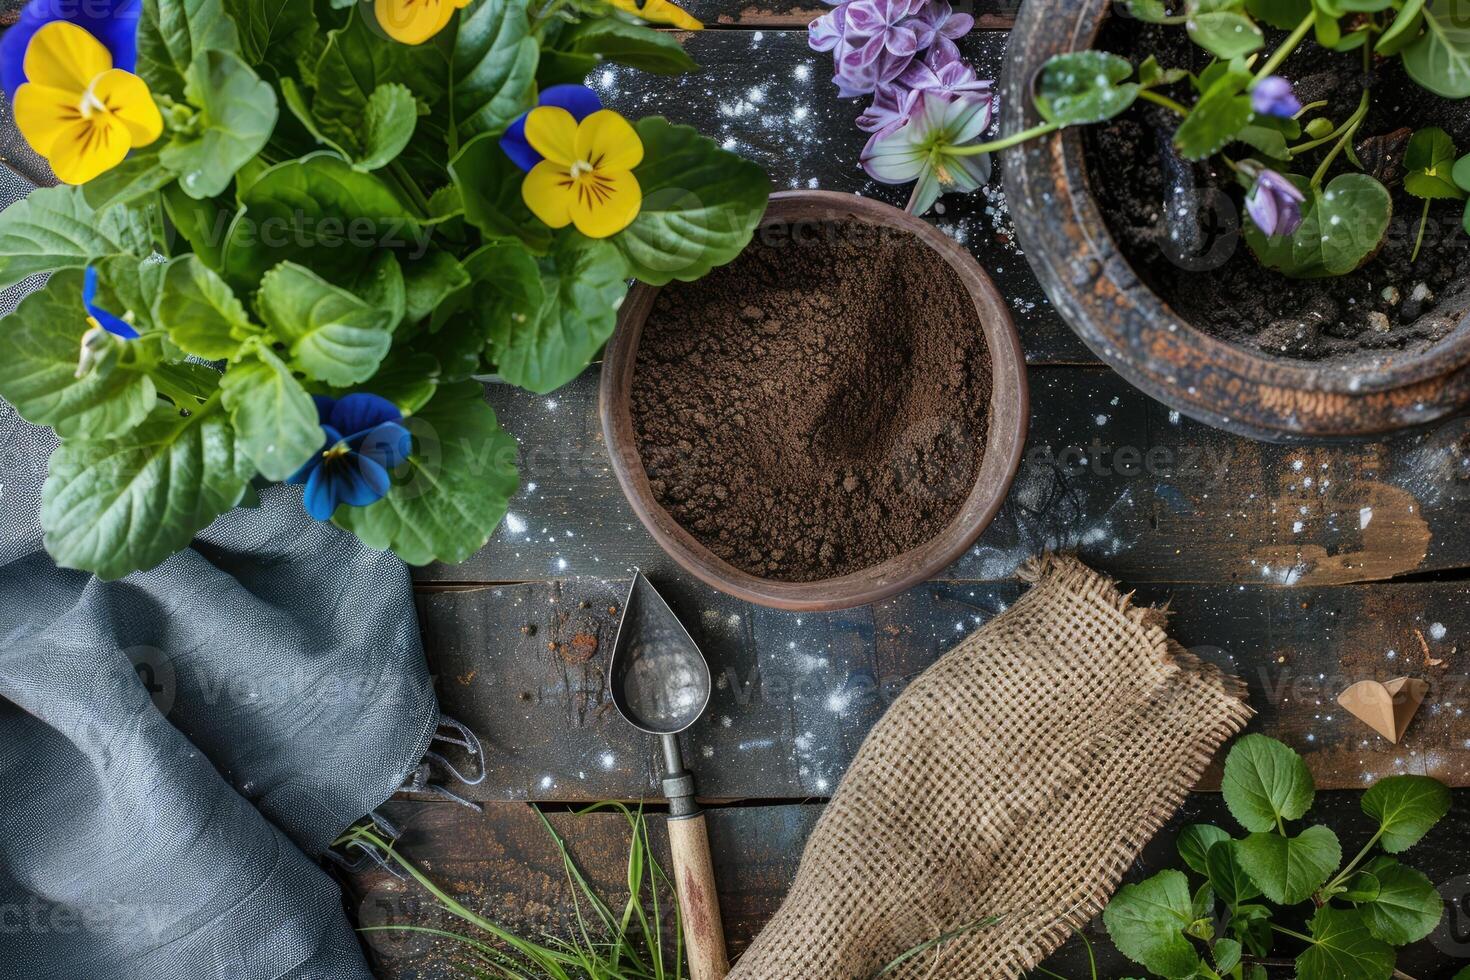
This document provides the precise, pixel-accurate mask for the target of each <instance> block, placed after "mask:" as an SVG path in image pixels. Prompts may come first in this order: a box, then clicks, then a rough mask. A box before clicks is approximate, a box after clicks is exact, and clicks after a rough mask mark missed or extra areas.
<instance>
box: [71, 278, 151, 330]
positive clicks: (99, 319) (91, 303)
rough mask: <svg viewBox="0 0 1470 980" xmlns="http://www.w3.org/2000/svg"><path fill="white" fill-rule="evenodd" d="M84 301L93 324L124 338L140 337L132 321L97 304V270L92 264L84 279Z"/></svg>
mask: <svg viewBox="0 0 1470 980" xmlns="http://www.w3.org/2000/svg"><path fill="white" fill-rule="evenodd" d="M82 303H83V305H85V306H86V307H87V315H88V316H90V317H91V318H92V323H93V325H95V326H99V327H101V328H102V329H103V330H106V331H107V332H108V333H110V334H112V335H113V336H116V337H121V338H122V339H123V340H137V339H138V336H139V334H138V331H137V330H135V329H133V325H132V324H131V323H129V322H128V321H126V320H124V319H123V318H122V317H120V316H117V315H116V314H113V313H109V312H107V311H106V310H104V309H103V308H102V307H100V306H98V305H97V270H96V268H95V267H93V266H90V265H89V266H87V274H86V276H85V278H84V279H83V281H82Z"/></svg>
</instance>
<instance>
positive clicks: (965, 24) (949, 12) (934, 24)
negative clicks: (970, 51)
mask: <svg viewBox="0 0 1470 980" xmlns="http://www.w3.org/2000/svg"><path fill="white" fill-rule="evenodd" d="M914 17H915V19H917V20H921V21H923V22H924V24H925V25H926V26H927V27H928V28H929V29H930V30H931V31H933V32H934V34H935V36H936V37H944V38H948V39H949V40H951V41H958V40H959V39H960V38H962V37H964V36H965V35H966V34H968V33H970V30H971V29H972V28H973V27H974V26H975V18H974V17H971V16H970V15H969V14H957V13H955V12H954V8H953V7H951V6H950V5H949V0H930V2H929V3H926V4H925V5H924V6H923V8H921V9H920V10H919V11H918V12H916V13H915V14H914ZM958 53H959V52H958V51H956V55H958Z"/></svg>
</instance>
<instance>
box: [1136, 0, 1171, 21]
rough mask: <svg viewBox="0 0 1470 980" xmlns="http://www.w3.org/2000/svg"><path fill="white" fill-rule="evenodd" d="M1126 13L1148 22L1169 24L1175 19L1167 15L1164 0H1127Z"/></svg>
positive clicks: (1167, 9) (1167, 10) (1167, 11)
mask: <svg viewBox="0 0 1470 980" xmlns="http://www.w3.org/2000/svg"><path fill="white" fill-rule="evenodd" d="M1128 13H1129V15H1130V16H1132V17H1134V18H1136V19H1137V20H1141V21H1143V22H1145V23H1148V24H1169V23H1173V22H1174V21H1175V20H1177V18H1175V17H1171V16H1170V15H1169V8H1168V7H1166V6H1164V0H1128Z"/></svg>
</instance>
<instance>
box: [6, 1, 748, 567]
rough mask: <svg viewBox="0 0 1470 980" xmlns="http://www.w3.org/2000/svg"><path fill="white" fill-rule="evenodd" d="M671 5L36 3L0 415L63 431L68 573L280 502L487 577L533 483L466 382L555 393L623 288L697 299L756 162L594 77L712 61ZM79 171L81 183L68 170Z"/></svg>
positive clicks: (22, 85)
mask: <svg viewBox="0 0 1470 980" xmlns="http://www.w3.org/2000/svg"><path fill="white" fill-rule="evenodd" d="M652 24H668V25H674V26H678V27H680V28H684V29H693V28H698V27H699V23H698V22H697V21H695V20H694V19H693V18H692V17H690V16H689V15H688V14H687V13H685V12H684V11H683V10H681V9H680V8H678V7H676V6H675V5H674V4H672V3H670V2H668V0H643V2H641V3H638V2H635V0H613V2H612V3H610V4H609V3H602V2H598V0H540V2H536V3H528V2H526V0H454V2H452V3H451V2H450V0H443V2H435V3H420V2H415V0H375V2H373V3H366V2H362V3H354V2H350V0H349V2H341V0H336V2H332V3H326V2H320V3H308V2H306V0H293V2H291V3H287V4H281V3H264V2H258V0H188V2H185V0H96V2H94V3H86V4H77V3H70V2H64V0H31V2H30V3H28V4H26V6H25V8H24V9H23V10H22V11H21V13H20V17H19V19H18V21H17V22H16V23H15V24H14V25H13V26H11V27H10V28H9V29H8V30H6V32H5V34H4V35H3V37H0V74H3V81H4V87H5V90H6V95H7V97H8V100H9V102H10V103H11V105H12V106H13V108H14V120H15V124H16V126H17V128H18V130H19V135H20V136H21V137H22V138H23V139H24V141H25V142H26V143H27V144H28V145H29V146H30V148H31V150H32V151H34V155H33V156H32V157H31V160H32V163H33V164H34V175H35V176H36V177H37V178H38V180H39V181H40V182H42V183H48V184H54V185H55V186H46V187H42V188H41V189H38V190H36V191H34V192H33V193H32V194H30V196H29V197H27V198H26V199H25V200H23V201H21V202H19V203H17V204H15V205H13V206H11V207H9V208H7V209H5V211H4V212H3V213H0V286H4V287H11V286H15V285H17V284H20V283H22V282H25V281H27V280H30V279H31V277H35V276H38V275H46V276H49V281H47V282H46V283H45V284H44V285H42V286H39V287H38V288H36V289H35V290H34V291H32V292H31V293H30V294H29V295H28V296H27V297H26V298H25V299H24V301H23V302H21V304H20V306H19V309H17V310H16V311H15V312H14V313H13V314H12V315H10V316H8V317H6V318H5V319H4V320H3V321H0V343H3V347H0V350H3V355H4V356H3V357H0V397H3V398H4V399H5V400H6V401H7V402H9V403H10V404H11V405H12V406H13V407H14V408H15V409H16V410H17V411H18V412H19V413H20V414H21V415H22V416H23V417H24V418H26V419H27V420H28V421H30V422H32V423H34V424H36V425H41V426H48V427H50V428H52V429H54V430H55V432H56V435H57V436H58V437H59V438H60V446H59V448H57V449H56V451H55V452H54V454H53V455H52V457H51V460H50V467H49V475H48V479H47V483H46V487H45V491H44V496H43V506H42V515H41V518H42V524H43V525H44V528H45V532H46V547H47V549H48V551H49V552H50V553H51V555H52V556H53V557H54V558H55V560H56V561H57V563H58V564H60V565H63V566H65V567H69V568H78V569H83V570H86V571H90V572H93V573H96V574H98V575H100V576H102V577H104V578H117V577H119V576H122V575H126V574H128V573H129V572H132V571H134V570H138V569H144V568H151V567H152V566H154V565H157V564H158V563H159V562H161V561H163V560H165V559H166V558H168V557H169V556H170V555H171V554H172V553H174V552H175V551H177V550H179V549H181V548H184V547H186V546H187V545H188V544H189V542H190V541H191V540H192V538H193V537H194V535H195V533H196V532H197V531H199V530H200V529H202V528H203V527H205V526H206V525H207V524H209V523H210V522H211V521H212V520H214V518H215V517H216V516H218V515H219V514H221V513H223V512H225V511H227V510H229V509H231V508H233V507H236V506H240V505H246V506H248V505H249V504H250V502H251V501H253V500H254V498H255V493H256V487H257V486H261V485H264V484H268V483H276V482H290V483H299V484H302V485H304V496H303V498H302V504H303V505H304V506H305V508H306V510H307V511H308V512H309V513H310V514H311V516H313V517H315V518H316V519H318V520H323V521H325V520H331V521H333V522H334V523H336V524H337V525H339V526H341V527H343V528H345V529H347V530H349V531H351V532H353V533H355V534H356V535H357V536H358V537H360V538H361V539H362V540H363V541H364V542H366V543H367V544H369V545H370V546H372V547H376V548H383V549H391V550H393V551H395V552H396V553H397V554H399V555H400V556H401V557H402V558H403V559H404V560H405V561H408V562H410V563H413V564H425V563H428V562H432V561H461V560H463V559H464V558H466V557H467V556H469V555H470V554H471V553H472V552H474V551H475V550H476V549H477V548H479V547H480V546H481V545H482V544H484V543H485V541H486V540H488V538H489V536H490V534H491V532H492V531H493V530H494V528H495V527H496V525H497V524H498V523H499V522H500V520H501V518H502V517H503V516H504V514H505V509H506V503H507V501H508V500H509V498H510V496H511V494H512V493H514V492H515V489H516V486H517V473H516V455H517V446H516V441H515V439H514V438H513V437H512V436H511V434H509V433H507V432H505V431H504V430H503V429H502V428H501V427H500V424H499V422H498V420H497V419H496V417H495V413H494V411H493V410H492V409H491V408H490V407H489V405H487V404H486V402H485V399H484V391H483V389H482V387H481V385H480V384H478V383H476V382H475V381H473V380H470V379H471V378H472V377H474V376H476V375H478V374H482V373H494V374H495V375H497V376H498V377H499V378H501V379H503V380H504V381H506V382H508V383H511V384H515V385H519V386H521V387H524V388H526V389H529V390H532V391H536V392H549V391H551V390H553V389H555V388H557V387H559V386H561V385H563V384H565V383H566V382H568V381H570V380H571V379H572V378H574V377H576V376H577V375H578V374H579V373H580V372H581V371H582V370H583V369H584V368H585V367H586V365H587V364H588V363H589V361H590V360H591V359H592V358H593V357H594V356H596V354H597V352H598V351H599V350H600V349H601V347H602V345H603V344H604V342H605V341H606V340H607V338H608V337H609V335H611V333H612V331H613V327H614V324H615V321H616V316H617V309H618V306H619V305H620V304H621V302H622V300H623V298H624V296H625V295H626V293H627V289H628V284H627V281H628V279H629V278H634V279H638V280H642V281H644V282H649V283H656V284H662V283H666V282H669V281H670V280H674V279H686V280H687V279H696V278H698V277H700V276H702V275H704V274H705V273H707V272H708V271H709V270H710V269H711V268H713V267H714V266H717V265H720V264H723V263H725V262H728V261H730V260H731V259H733V258H734V257H735V256H736V255H737V254H739V253H740V251H741V250H742V249H743V248H744V246H745V244H746V243H747V242H748V241H749V240H750V236H751V233H752V231H753V229H754V228H755V225H756V222H757V221H758V220H759V218H760V216H761V213H762V212H763V211H764V209H765V203H766V197H767V194H768V191H769V181H768V179H767V178H766V176H765V174H764V173H763V172H762V171H761V169H760V168H759V167H757V166H756V165H754V164H752V163H750V162H748V161H746V160H743V159H741V158H740V157H738V156H735V155H734V154H731V153H728V152H726V151H724V150H721V149H720V148H719V147H717V146H716V145H715V144H714V143H713V142H712V141H710V140H708V139H705V138H703V137H701V136H700V135H698V134H697V133H696V132H695V131H694V130H693V129H691V128H690V127H687V126H676V125H673V124H671V123H669V122H668V121H667V120H665V119H663V118H661V117H651V118H647V119H641V120H634V121H630V120H627V119H625V118H623V116H621V115H620V114H618V113H617V112H614V111H612V110H609V109H605V108H604V107H603V106H602V105H601V103H600V102H599V99H598V96H597V95H596V93H594V92H592V91H591V90H590V89H587V88H585V87H583V86H582V85H580V84H577V83H578V82H579V81H580V80H581V79H582V78H584V77H585V76H586V74H587V73H588V72H589V71H590V70H591V69H592V67H593V66H594V65H596V64H597V63H598V62H599V61H601V60H604V59H607V60H611V61H617V62H621V63H624V64H628V65H632V66H636V67H638V68H641V69H644V70H649V71H653V72H658V73H665V74H676V73H679V72H683V71H688V70H692V69H694V68H695V67H697V66H695V65H694V63H693V61H691V60H690V58H689V57H688V55H687V54H686V53H685V52H684V50H683V48H682V47H681V46H680V44H679V43H678V41H677V40H676V39H675V38H674V36H673V35H671V34H668V33H665V32H661V31H658V30H655V29H653V27H651V26H650V25H652ZM53 174H54V177H53V176H52V175H53Z"/></svg>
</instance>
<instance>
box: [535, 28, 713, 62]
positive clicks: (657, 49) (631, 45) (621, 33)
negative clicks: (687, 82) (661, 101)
mask: <svg viewBox="0 0 1470 980" xmlns="http://www.w3.org/2000/svg"><path fill="white" fill-rule="evenodd" d="M558 47H563V48H564V50H566V52H567V53H569V54H573V55H578V54H581V55H595V56H596V57H597V59H598V60H605V61H615V62H617V63H618V64H620V65H627V66H628V67H630V68H637V69H638V70H639V71H646V72H650V73H652V74H655V75H682V74H683V73H684V72H689V71H698V70H699V65H697V64H695V63H694V59H693V58H691V57H689V53H688V52H687V51H685V50H684V45H682V44H680V43H679V42H678V40H677V39H676V38H675V37H674V36H673V35H671V34H668V33H665V32H664V31H656V30H653V29H652V28H649V27H644V26H643V25H642V24H630V23H628V22H627V21H625V20H615V19H613V18H610V17H605V18H599V19H595V20H594V19H587V20H584V21H582V22H581V23H580V24H578V25H575V26H574V27H573V28H572V29H571V30H569V31H568V32H567V33H566V34H565V35H564V36H563V38H562V39H561V41H560V42H559V44H558ZM584 74H585V72H584Z"/></svg>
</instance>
